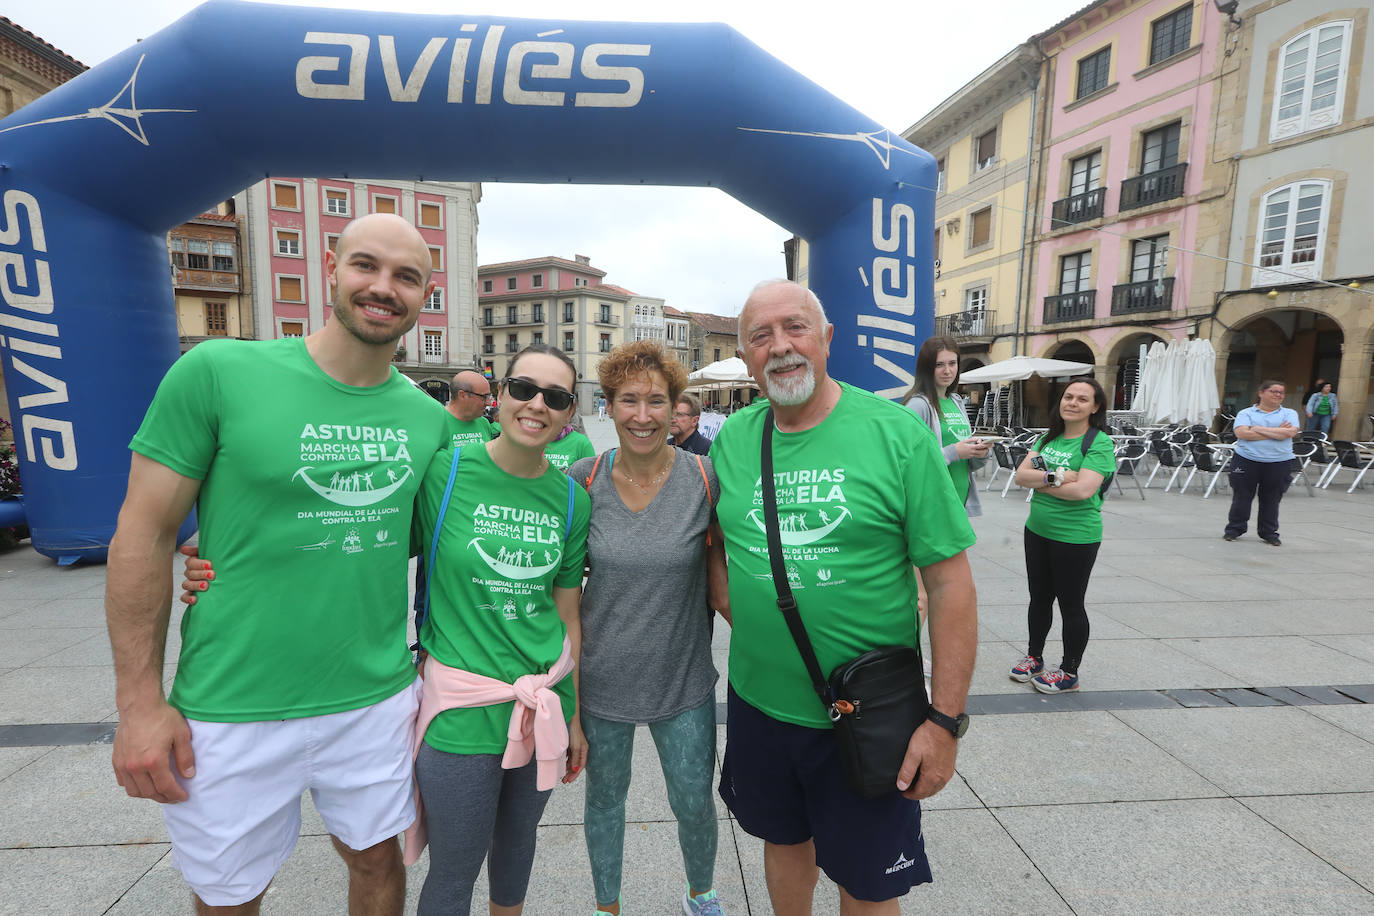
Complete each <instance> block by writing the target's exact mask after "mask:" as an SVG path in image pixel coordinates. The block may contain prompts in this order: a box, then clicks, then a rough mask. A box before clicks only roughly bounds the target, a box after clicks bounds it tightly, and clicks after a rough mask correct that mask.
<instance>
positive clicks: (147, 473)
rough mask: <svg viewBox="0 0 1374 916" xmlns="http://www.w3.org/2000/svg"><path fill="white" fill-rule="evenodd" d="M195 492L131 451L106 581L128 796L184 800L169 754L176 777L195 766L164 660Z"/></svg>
mask: <svg viewBox="0 0 1374 916" xmlns="http://www.w3.org/2000/svg"><path fill="white" fill-rule="evenodd" d="M199 493H200V481H199V480H194V479H192V478H189V477H183V476H182V475H180V474H178V473H176V472H175V471H173V470H171V469H170V468H168V467H166V466H164V465H161V464H158V463H157V462H156V461H153V460H152V459H150V458H146V457H144V456H142V455H139V454H137V453H135V454H134V456H133V460H132V462H131V463H130V467H129V490H128V493H127V495H126V496H125V498H124V505H123V507H122V508H121V509H120V510H119V522H118V524H117V525H116V527H115V535H114V538H113V539H112V540H111V542H110V553H109V568H108V571H107V573H106V580H105V621H106V624H107V625H108V627H109V630H110V647H111V649H113V651H114V666H115V705H116V706H117V707H118V709H119V728H118V730H117V731H116V732H115V746H114V756H113V763H114V770H115V778H116V779H118V781H119V784H120V785H121V786H123V787H124V789H125V791H126V792H128V793H129V795H131V796H134V797H136V798H152V799H155V800H156V801H160V802H175V801H184V800H185V799H186V793H185V792H184V791H183V790H182V788H181V787H180V786H179V785H178V784H177V782H176V780H175V779H174V778H173V776H172V772H171V764H170V758H171V756H172V755H175V757H176V761H177V769H178V770H179V771H180V773H181V774H182V776H184V777H189V776H190V775H192V773H193V772H194V769H193V767H194V759H193V757H192V754H191V734H190V728H189V727H188V726H187V724H186V720H185V719H184V718H183V717H182V716H181V714H180V713H178V712H177V711H176V710H174V709H172V708H171V707H170V706H168V705H167V700H166V696H165V695H164V693H163V690H162V664H163V661H164V653H165V651H166V642H167V623H168V620H169V619H170V617H171V608H172V566H171V562H170V560H171V557H172V553H173V551H174V550H175V548H176V533H177V528H178V527H179V526H180V525H181V523H182V521H183V520H184V519H185V518H186V515H187V513H189V512H190V511H191V506H192V505H193V504H194V503H195V500H196V496H197V495H198V494H199Z"/></svg>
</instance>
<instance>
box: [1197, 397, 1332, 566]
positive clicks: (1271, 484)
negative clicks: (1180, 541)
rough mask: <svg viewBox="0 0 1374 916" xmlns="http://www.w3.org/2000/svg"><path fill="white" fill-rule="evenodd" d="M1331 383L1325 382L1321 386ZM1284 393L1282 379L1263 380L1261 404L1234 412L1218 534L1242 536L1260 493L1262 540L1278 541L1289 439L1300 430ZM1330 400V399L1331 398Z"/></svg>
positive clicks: (1289, 470)
mask: <svg viewBox="0 0 1374 916" xmlns="http://www.w3.org/2000/svg"><path fill="white" fill-rule="evenodd" d="M1329 387H1330V385H1329V384H1324V385H1322V390H1324V389H1326V388H1329ZM1318 394H1320V391H1319V392H1318ZM1283 396H1284V387H1283V382H1277V381H1266V382H1264V383H1262V384H1261V385H1260V388H1259V403H1258V404H1255V405H1254V406H1253V407H1247V408H1245V409H1244V410H1242V411H1241V412H1240V413H1238V414H1236V422H1235V432H1236V453H1235V455H1234V456H1233V457H1232V458H1231V468H1230V480H1231V513H1230V515H1229V516H1228V517H1227V519H1226V532H1225V534H1223V535H1222V537H1224V538H1225V539H1226V540H1228V541H1234V540H1235V539H1236V538H1238V537H1240V536H1241V535H1242V534H1244V533H1245V530H1246V529H1247V528H1248V527H1249V526H1250V506H1251V504H1252V503H1253V502H1254V500H1255V494H1256V493H1258V494H1259V519H1258V522H1259V524H1258V526H1257V527H1258V529H1259V536H1260V540H1262V541H1264V542H1265V543H1266V544H1269V545H1271V546H1273V547H1280V546H1282V543H1283V542H1282V541H1280V540H1279V500H1281V499H1283V494H1284V493H1285V492H1287V490H1288V484H1289V483H1290V481H1291V476H1290V475H1291V474H1292V461H1293V438H1294V437H1295V436H1297V435H1298V434H1299V433H1301V432H1302V426H1301V424H1300V423H1299V421H1298V412H1297V411H1296V410H1294V409H1292V408H1291V407H1284V406H1283ZM1315 396H1316V395H1314V397H1315ZM1331 400H1332V403H1333V404H1334V402H1335V398H1332V399H1331ZM1308 403H1311V402H1310V401H1309V402H1308Z"/></svg>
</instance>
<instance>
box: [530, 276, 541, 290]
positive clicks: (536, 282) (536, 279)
mask: <svg viewBox="0 0 1374 916" xmlns="http://www.w3.org/2000/svg"><path fill="white" fill-rule="evenodd" d="M530 286H531V287H533V288H534V289H543V288H544V275H543V274H531V275H530Z"/></svg>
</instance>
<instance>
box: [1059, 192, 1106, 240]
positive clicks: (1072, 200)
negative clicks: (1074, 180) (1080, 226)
mask: <svg viewBox="0 0 1374 916" xmlns="http://www.w3.org/2000/svg"><path fill="white" fill-rule="evenodd" d="M1106 200H1107V189H1106V188H1093V189H1092V190H1091V191H1084V192H1083V193H1082V194H1075V195H1073V196H1072V197H1065V198H1064V199H1063V200H1056V201H1055V202H1054V206H1053V207H1052V208H1051V214H1050V215H1051V217H1052V218H1053V221H1052V222H1051V224H1050V229H1052V230H1053V229H1062V228H1063V227H1065V226H1070V225H1073V224H1074V223H1086V222H1087V221H1088V220H1090V219H1097V218H1098V217H1099V216H1101V215H1102V209H1103V205H1104V204H1105V202H1106Z"/></svg>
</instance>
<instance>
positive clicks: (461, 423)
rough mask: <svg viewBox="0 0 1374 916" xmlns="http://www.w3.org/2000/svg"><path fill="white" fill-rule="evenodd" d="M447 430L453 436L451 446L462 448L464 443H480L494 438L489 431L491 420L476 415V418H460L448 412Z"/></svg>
mask: <svg viewBox="0 0 1374 916" xmlns="http://www.w3.org/2000/svg"><path fill="white" fill-rule="evenodd" d="M444 413H447V414H448V431H449V433H450V434H451V435H452V436H453V447H454V448H462V447H463V446H465V445H481V444H482V443H484V442H490V441H491V440H492V439H494V438H495V434H494V433H492V431H491V421H490V420H488V419H487V418H486V417H478V418H477V419H476V420H460V419H458V418H457V417H455V416H454V415H453V414H451V413H448V411H447V410H445V411H444Z"/></svg>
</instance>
